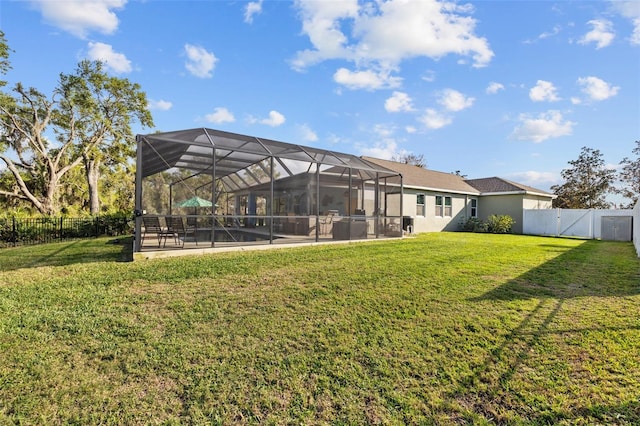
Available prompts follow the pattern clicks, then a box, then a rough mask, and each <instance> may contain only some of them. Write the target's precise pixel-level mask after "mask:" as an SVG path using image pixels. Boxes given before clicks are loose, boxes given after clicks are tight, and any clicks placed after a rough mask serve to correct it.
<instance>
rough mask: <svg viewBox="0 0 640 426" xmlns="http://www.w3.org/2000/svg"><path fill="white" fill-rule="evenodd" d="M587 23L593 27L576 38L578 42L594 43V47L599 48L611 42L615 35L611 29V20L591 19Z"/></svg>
mask: <svg viewBox="0 0 640 426" xmlns="http://www.w3.org/2000/svg"><path fill="white" fill-rule="evenodd" d="M587 23H588V24H589V25H591V26H592V27H593V29H592V30H591V31H589V32H588V33H586V34H585V35H584V36H583V37H582V38H581V39H580V40H578V43H580V44H589V43H596V49H601V48H603V47H607V46H609V45H610V44H611V42H612V41H613V39H614V38H615V36H616V35H615V33H614V32H613V30H612V27H613V24H612V23H611V21H609V20H607V19H593V20H591V21H589V22H587Z"/></svg>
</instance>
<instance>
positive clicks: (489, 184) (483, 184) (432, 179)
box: [362, 157, 555, 198]
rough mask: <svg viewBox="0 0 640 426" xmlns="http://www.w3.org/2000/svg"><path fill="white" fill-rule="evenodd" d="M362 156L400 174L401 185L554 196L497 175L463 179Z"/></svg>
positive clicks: (456, 190) (474, 192) (481, 192)
mask: <svg viewBox="0 0 640 426" xmlns="http://www.w3.org/2000/svg"><path fill="white" fill-rule="evenodd" d="M362 158H363V159H364V160H366V161H368V162H370V163H375V164H378V165H380V166H382V167H384V168H386V169H390V170H393V171H396V172H398V173H400V174H402V181H403V184H404V186H405V187H411V188H417V189H427V190H432V191H447V192H452V193H460V194H469V195H507V194H531V195H541V196H546V197H551V198H555V195H553V194H551V193H549V192H546V191H543V190H541V189H537V188H533V187H531V186H527V185H523V184H521V183H517V182H512V181H510V180H507V179H503V178H499V177H489V178H482V179H464V178H463V177H462V176H458V175H454V174H452V173H445V172H437V171H435V170H429V169H425V168H422V167H418V166H414V165H411V164H405V163H399V162H397V161H389V160H381V159H378V158H372V157H362Z"/></svg>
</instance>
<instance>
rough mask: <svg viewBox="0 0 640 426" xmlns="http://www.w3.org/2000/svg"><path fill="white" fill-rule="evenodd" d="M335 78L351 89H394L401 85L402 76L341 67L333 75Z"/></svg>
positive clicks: (337, 81)
mask: <svg viewBox="0 0 640 426" xmlns="http://www.w3.org/2000/svg"><path fill="white" fill-rule="evenodd" d="M333 80H334V81H335V82H336V83H338V84H342V85H343V86H346V87H347V88H349V89H352V90H355V89H366V90H377V89H392V88H396V87H398V86H400V83H401V82H402V78H400V77H392V76H390V75H389V73H388V72H379V73H377V72H375V71H349V70H348V69H346V68H340V69H338V71H336V72H335V74H334V75H333Z"/></svg>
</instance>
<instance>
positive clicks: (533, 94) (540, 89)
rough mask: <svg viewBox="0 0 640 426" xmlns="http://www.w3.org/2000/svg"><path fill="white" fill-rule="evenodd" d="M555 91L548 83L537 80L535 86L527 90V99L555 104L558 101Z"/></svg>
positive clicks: (551, 84)
mask: <svg viewBox="0 0 640 426" xmlns="http://www.w3.org/2000/svg"><path fill="white" fill-rule="evenodd" d="M556 90H557V89H556V87H555V86H554V85H553V83H551V82H550V81H544V80H538V81H537V83H536V85H535V86H534V87H532V88H531V90H529V98H530V99H531V100H532V101H534V102H543V101H547V102H556V101H559V100H560V98H559V97H558V94H557V93H556Z"/></svg>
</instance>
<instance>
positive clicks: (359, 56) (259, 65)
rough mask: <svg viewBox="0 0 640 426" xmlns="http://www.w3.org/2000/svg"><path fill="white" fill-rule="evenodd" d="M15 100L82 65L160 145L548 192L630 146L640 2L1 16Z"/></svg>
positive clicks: (638, 71) (230, 7) (213, 4)
mask: <svg viewBox="0 0 640 426" xmlns="http://www.w3.org/2000/svg"><path fill="white" fill-rule="evenodd" d="M0 29H2V31H4V33H5V38H6V40H7V42H8V45H9V47H10V48H11V49H12V50H13V52H12V53H11V56H10V62H11V66H12V69H11V70H10V72H9V73H8V74H7V75H6V76H5V79H6V80H8V81H9V87H11V86H13V84H15V83H17V82H21V83H22V84H23V85H25V86H28V87H35V88H37V89H38V90H40V91H41V92H44V93H47V94H52V93H53V89H54V87H55V86H56V83H57V81H58V77H59V75H60V73H72V72H73V71H74V70H75V68H76V66H77V64H78V62H79V61H81V60H83V59H92V60H101V61H103V62H105V64H106V67H107V70H108V72H109V74H111V75H114V76H117V77H121V78H126V79H128V80H129V81H131V82H134V83H138V84H139V85H140V86H141V88H142V90H143V91H144V92H145V93H146V95H147V98H148V100H149V108H150V110H151V112H152V114H153V119H154V123H155V127H154V128H141V127H139V126H136V127H135V128H134V131H135V132H136V133H152V132H156V131H171V130H180V129H189V128H196V127H208V128H214V129H219V130H225V131H230V132H236V133H242V134H247V135H251V136H257V137H263V138H269V139H275V140H280V141H283V142H289V143H295V144H300V145H305V146H313V147H317V148H324V149H330V150H334V151H339V152H344V153H349V154H354V155H368V156H373V157H377V158H383V159H391V158H393V157H396V158H397V157H399V156H402V155H406V154H415V155H422V156H423V157H424V159H425V160H426V162H427V165H428V168H430V169H433V170H438V171H443V172H459V173H461V174H463V175H466V176H467V177H469V178H482V177H490V176H499V177H502V178H505V179H510V180H513V181H517V182H520V183H523V184H526V185H530V186H533V187H536V188H539V189H542V190H547V191H548V190H549V188H550V186H551V185H554V184H561V183H562V178H561V171H562V170H563V169H566V168H569V167H570V165H569V164H568V161H571V160H575V159H577V158H578V156H579V155H580V151H581V148H582V147H588V148H592V149H598V150H600V152H601V153H602V154H603V157H604V160H605V161H606V163H607V165H608V167H611V168H615V167H617V166H618V163H619V162H620V161H621V160H622V159H623V158H624V157H630V158H633V154H632V150H633V148H634V147H635V141H636V140H638V139H640V2H639V1H629V2H626V1H567V0H562V1H542V0H540V1H516V0H511V1H476V2H473V1H472V2H465V1H461V2H451V1H435V0H380V1H357V0H329V1H302V0H300V1H291V2H289V1H275V0H274V1H269V0H263V1H260V0H258V1H251V2H249V1H221V0H216V1H208V0H198V1H177V0H175V1H171V0H128V1H127V0H96V1H91V0H85V1H82V0H68V1H62V0H33V1H27V0H19V1H12V0H2V1H1V2H0Z"/></svg>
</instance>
